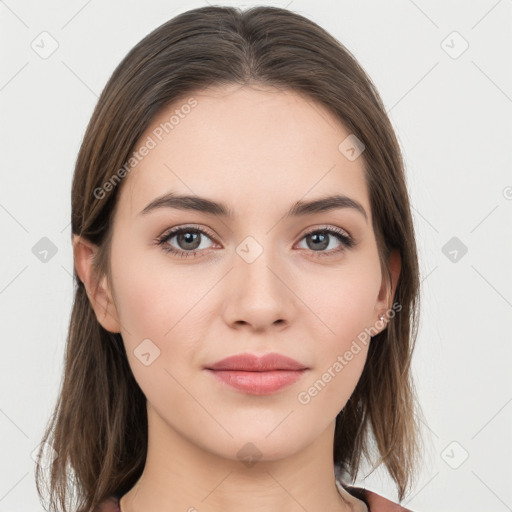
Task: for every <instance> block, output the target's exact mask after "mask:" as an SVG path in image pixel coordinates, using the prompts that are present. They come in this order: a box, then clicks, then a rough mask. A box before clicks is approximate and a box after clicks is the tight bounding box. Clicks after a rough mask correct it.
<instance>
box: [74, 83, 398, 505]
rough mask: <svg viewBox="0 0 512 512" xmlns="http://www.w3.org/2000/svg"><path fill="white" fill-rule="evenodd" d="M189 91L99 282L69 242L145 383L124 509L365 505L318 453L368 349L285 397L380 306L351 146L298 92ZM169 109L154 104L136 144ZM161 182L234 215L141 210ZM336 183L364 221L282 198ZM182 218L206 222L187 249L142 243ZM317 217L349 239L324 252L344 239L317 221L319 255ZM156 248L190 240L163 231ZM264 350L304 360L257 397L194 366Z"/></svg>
mask: <svg viewBox="0 0 512 512" xmlns="http://www.w3.org/2000/svg"><path fill="white" fill-rule="evenodd" d="M191 96H193V97H194V98H195V99H196V100H197V101H198V105H197V106H196V107H195V108H194V109H193V110H192V111H191V112H190V114H188V115H187V116H185V117H184V118H183V119H180V123H179V125H178V126H176V127H175V128H174V130H173V131H172V132H171V133H170V134H169V135H167V136H166V137H164V139H163V140H162V141H161V142H159V143H158V145H157V146H156V147H155V148H154V149H152V150H151V151H150V152H149V154H148V155H147V156H145V157H144V159H143V160H142V161H141V162H140V163H139V164H138V165H137V166H136V167H135V168H134V169H133V170H132V171H131V173H130V174H128V175H127V176H126V177H125V178H124V181H123V183H122V188H121V190H120V191H119V192H120V195H119V197H118V204H117V207H116V211H115V216H114V223H113V239H112V253H111V266H112V280H111V281H109V280H108V279H106V278H105V277H104V276H103V277H101V278H100V279H98V280H95V277H94V273H93V269H92V267H91V256H92V254H93V253H94V252H95V251H96V250H97V248H96V247H95V246H94V245H92V244H90V243H89V242H88V241H87V240H83V239H80V238H78V237H76V236H75V238H74V240H73V245H74V258H75V267H76V270H77V272H78V275H79V277H80V279H81V280H82V281H83V282H84V284H85V285H86V288H87V290H88V293H89V298H90V300H91V304H92V305H93V307H94V310H95V313H96V316H97V318H98V321H99V322H100V323H101V324H102V326H103V327H104V328H105V329H107V330H109V331H111V332H120V333H121V334H122V338H123V340H124V343H125V346H126V350H127V354H128V360H129V364H130V366H131V369H132V371H133V374H134V376H135V378H136V380H137V382H138V384H139V386H140V387H141V389H142V391H143V392H144V394H145V396H146V397H147V411H148V429H149V443H148V456H147V461H146V466H145V469H144V472H143V475H142V477H141V478H140V479H139V481H138V482H137V484H136V485H135V487H134V488H133V489H131V490H130V491H129V492H128V493H127V494H125V495H124V496H123V498H122V500H121V507H122V510H123V511H124V512H142V511H144V512H153V511H155V512H156V511H157V510H158V511H161V510H171V509H172V510H183V511H194V510H198V511H201V512H207V511H219V510H222V511H223V512H231V511H235V510H236V511H239V510H245V511H248V512H251V511H261V510H265V511H268V512H277V511H279V512H292V511H294V512H295V511H299V510H300V511H303V510H307V511H309V512H313V511H320V510H336V511H348V510H359V508H358V507H361V506H362V502H361V501H359V500H357V499H356V498H354V497H350V496H348V495H346V494H345V495H344V497H342V496H341V495H340V494H339V492H338V490H337V489H336V486H335V482H334V477H333V474H334V467H333V462H332V451H333V436H334V426H335V418H336V415H337V414H338V413H339V412H340V411H341V410H342V409H343V407H344V406H345V404H346V402H347V400H348V398H349V397H350V395H351V394H352V392H353V390H354V388H355V386H356V384H357V381H358V379H359V377H360V375H361V372H362V370H363V367H364V364H365V361H366V356H367V351H368V345H364V344H360V346H361V351H360V352H359V353H358V354H357V355H355V356H354V357H353V359H352V360H351V361H350V362H349V363H348V364H347V365H346V366H345V367H344V368H343V370H342V371H341V372H339V373H337V374H336V377H335V378H332V379H331V381H330V382H329V383H328V384H327V385H326V386H325V387H324V388H323V389H322V391H321V392H319V393H318V394H317V396H315V397H313V398H312V399H311V401H310V402H309V403H308V404H306V405H304V404H301V403H300V402H299V401H298V399H297V395H298V393H299V392H301V391H304V390H307V389H308V388H309V387H310V386H311V385H312V384H313V383H314V382H315V381H317V380H318V379H320V378H321V377H322V374H323V373H324V372H325V371H326V370H327V369H328V368H329V367H332V365H333V363H334V362H335V361H336V360H337V357H338V356H339V355H343V354H344V353H345V352H346V351H347V350H349V348H350V346H351V343H352V342H353V340H355V339H357V335H358V334H359V333H361V332H362V331H364V329H365V328H370V327H371V326H375V325H376V322H377V320H378V319H379V315H381V314H384V313H385V312H386V311H387V310H388V308H390V307H391V301H390V300H389V297H390V296H391V297H392V296H393V295H394V290H395V286H396V282H397V280H398V275H399V272H400V258H399V255H398V254H397V253H393V255H392V257H391V258H390V260H389V266H390V269H391V272H392V276H393V278H392V282H391V283H389V284H388V283H386V281H385V280H384V277H383V275H382V274H381V270H380V265H379V258H378V252H377V245H376V240H375V236H374V231H373V226H372V223H371V209H370V202H369V196H368V191H367V189H366V184H365V179H364V176H365V174H364V173H365V171H364V162H363V158H362V157H360V158H357V159H356V160H354V161H349V160H348V159H347V158H346V157H345V156H344V155H343V154H342V153H341V152H340V151H339V150H338V145H339V144H340V142H341V141H342V140H343V139H345V137H347V135H349V133H350V132H348V131H347V130H346V129H345V127H344V126H343V125H341V124H340V122H339V121H338V120H337V119H336V118H335V117H333V116H332V115H331V114H330V113H329V112H328V111H327V110H326V109H324V108H323V107H322V106H321V105H319V104H317V103H313V102H311V101H310V100H309V99H306V98H304V97H303V96H301V95H299V94H297V93H294V92H291V91H286V92H283V91H278V90H277V89H273V88H263V87H262V86H258V87H256V86H251V87H249V86H244V87H240V86H223V87H217V88H210V89H207V90H204V91H202V92H201V93H197V94H193V95H191ZM183 103H184V102H182V103H181V104H183ZM177 107H178V108H179V105H172V106H170V107H168V108H167V107H166V108H165V110H163V111H162V112H160V113H159V114H158V115H157V116H156V117H155V119H154V120H153V123H152V124H151V126H150V127H149V128H148V130H147V131H146V133H145V134H144V135H143V136H142V137H141V139H140V141H144V140H145V139H146V137H147V136H148V135H151V133H152V130H153V129H154V128H155V127H157V126H158V125H159V124H160V123H161V122H163V121H165V120H167V119H169V117H170V115H171V114H172V112H173V111H174V110H175V109H176V108H177ZM169 191H175V192H179V193H184V194H196V195H198V196H202V197H207V198H209V199H213V200H216V201H222V202H224V203H226V204H228V205H229V207H230V208H232V209H233V210H234V212H235V218H234V219H233V220H229V219H221V218H217V217H215V216H212V215H209V214H206V213H201V212H195V211H192V210H188V211H185V210H176V209H170V208H162V209H160V210H158V211H153V212H151V213H149V214H147V215H139V212H141V210H142V209H143V208H144V207H145V206H146V205H147V204H148V203H149V202H151V201H152V200H153V199H155V198H156V197H157V196H160V195H161V194H163V193H165V192H169ZM333 192H336V193H343V194H345V195H347V196H349V197H350V198H352V199H354V200H356V201H358V202H359V203H361V204H362V205H363V207H364V209H365V210H366V212H367V215H368V219H367V220H366V219H365V218H364V216H363V215H361V214H360V213H359V212H357V211H356V210H354V209H352V208H344V209H338V210H332V211H329V212H323V213H315V214H312V215H307V216H304V217H297V218H289V219H285V218H283V215H284V213H285V212H286V211H287V210H288V209H289V207H290V206H291V205H292V204H293V203H294V202H296V201H298V200H300V199H302V200H311V199H316V198H319V197H321V196H323V195H327V194H332V193H333ZM190 224H192V225H195V226H198V227H201V228H203V229H206V230H207V231H209V232H210V233H212V234H214V235H215V236H214V237H210V236H209V235H208V236H204V235H200V236H201V237H202V238H201V246H200V249H199V250H198V249H196V255H195V256H193V255H192V256H189V257H187V258H180V257H179V256H175V255H172V254H169V253H166V252H165V251H164V250H163V248H162V246H158V245H156V244H154V240H155V239H156V238H157V237H159V236H160V235H162V234H164V233H166V232H167V231H168V230H169V228H173V227H177V226H180V227H181V226H185V227H187V226H189V225H190ZM326 226H327V227H338V228H341V229H342V230H344V231H346V232H347V233H349V234H350V235H351V236H352V238H354V239H355V240H356V241H357V245H356V246H355V247H352V248H344V249H343V250H342V251H341V252H337V253H335V252H334V251H335V250H336V249H338V248H340V247H342V248H343V245H342V242H340V241H339V240H338V239H337V238H336V236H335V235H329V245H328V247H326V248H325V247H324V248H320V250H319V251H315V248H316V247H318V246H315V245H309V246H308V244H307V241H308V239H309V240H311V237H306V236H305V234H306V233H307V232H308V231H309V230H311V229H313V228H318V229H321V228H324V227H326ZM247 236H251V237H253V238H254V239H255V240H257V242H258V243H259V244H260V246H261V247H262V249H263V252H262V254H261V255H260V256H259V257H258V258H257V259H256V260H255V261H253V262H252V263H247V261H245V260H244V259H243V258H242V257H240V256H239V254H238V253H237V252H236V249H237V247H238V246H239V245H240V244H241V242H242V241H243V240H244V239H245V238H246V237H247ZM167 244H168V245H171V246H172V247H174V248H175V249H177V250H179V249H181V250H182V251H184V252H185V251H186V250H187V245H186V244H184V242H183V240H182V241H181V243H180V240H179V239H178V237H177V236H175V237H174V238H173V239H171V240H169V241H167ZM188 250H189V252H193V251H191V250H190V249H188ZM320 253H321V254H320ZM329 253H330V254H331V255H329ZM322 254H323V255H322ZM95 284H99V287H98V289H97V291H94V285H95ZM390 293H391V295H389V294H390ZM383 328H385V327H383ZM147 338H149V339H150V340H151V342H152V343H153V344H154V345H152V346H156V347H158V349H159V350H160V355H159V356H158V357H157V358H156V359H154V361H153V362H152V363H151V364H150V365H148V366H146V365H144V364H142V363H141V360H140V359H139V358H138V357H137V356H136V355H135V354H134V350H135V349H136V348H137V347H138V346H139V344H140V343H141V341H142V340H144V339H147ZM274 351H275V352H279V353H281V354H284V355H287V356H289V357H292V358H294V359H296V360H298V361H300V362H302V363H303V364H305V365H307V366H308V367H309V370H308V371H307V372H306V374H305V375H304V376H303V377H302V378H301V379H300V380H299V381H298V382H296V383H294V384H293V385H291V386H288V387H286V388H284V389H281V390H279V391H278V392H276V393H274V394H271V395H266V396H254V395H249V394H245V393H242V392H240V391H237V390H235V389H233V388H230V387H227V386H225V385H223V384H222V383H220V382H217V380H216V379H214V378H213V377H212V376H211V375H210V374H208V372H207V371H205V370H204V369H203V367H204V366H205V365H207V364H208V363H209V364H212V363H214V362H215V361H218V360H220V359H222V358H224V357H227V356H230V355H233V354H238V353H242V352H250V353H253V354H256V355H261V354H264V353H267V352H274ZM246 443H253V445H254V446H255V447H257V450H258V451H259V455H260V457H261V458H260V459H259V460H257V462H256V463H255V464H254V465H252V466H251V467H248V465H246V464H245V463H243V462H242V461H241V460H240V459H239V456H238V455H237V453H238V451H239V450H240V449H241V448H242V447H244V445H246ZM248 497H250V500H249V499H248ZM363 510H364V508H363Z"/></svg>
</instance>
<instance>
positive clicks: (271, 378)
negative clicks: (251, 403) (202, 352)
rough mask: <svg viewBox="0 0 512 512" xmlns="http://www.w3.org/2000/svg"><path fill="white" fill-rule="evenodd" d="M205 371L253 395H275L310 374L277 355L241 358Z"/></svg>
mask: <svg viewBox="0 0 512 512" xmlns="http://www.w3.org/2000/svg"><path fill="white" fill-rule="evenodd" d="M205 369H206V370H207V371H208V373H210V374H211V375H213V376H214V377H215V378H216V379H218V380H219V381H221V382H222V383H224V384H225V385H228V386H230V387H232V388H234V389H236V390H238V391H242V392H244V393H248V394H252V395H268V394H271V393H275V392H277V391H279V390H280V389H283V388H285V387H287V386H290V385H292V384H294V383H295V382H297V381H298V380H299V379H300V378H301V377H302V376H303V375H304V373H306V371H308V370H309V368H308V367H307V366H306V365H304V364H302V363H299V362H298V361H296V360H295V359H292V358H290V357H287V356H284V355H282V354H278V353H275V352H271V353H268V354H265V355H263V356H262V357H258V356H256V355H253V354H248V353H245V354H238V355H234V356H230V357H227V358H225V359H222V360H220V361H217V362H216V363H214V364H212V365H209V366H207V367H205Z"/></svg>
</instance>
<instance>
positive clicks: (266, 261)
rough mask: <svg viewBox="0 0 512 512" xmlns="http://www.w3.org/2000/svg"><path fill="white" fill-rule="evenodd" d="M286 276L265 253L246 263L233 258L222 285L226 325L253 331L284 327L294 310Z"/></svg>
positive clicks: (291, 293) (290, 320)
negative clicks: (223, 288) (232, 263)
mask: <svg viewBox="0 0 512 512" xmlns="http://www.w3.org/2000/svg"><path fill="white" fill-rule="evenodd" d="M286 274H287V273H286V272H285V271H283V269H282V265H278V264H277V263H276V262H275V260H274V262H272V261H271V258H270V257H269V256H268V255H267V252H266V251H263V253H262V254H260V256H259V257H258V258H256V259H255V260H254V261H252V262H250V263H249V262H248V261H246V260H244V259H243V258H242V257H240V258H238V257H237V258H235V262H234V267H233V268H232V270H231V272H230V273H229V275H228V276H227V279H226V282H225V283H224V286H225V298H226V299H225V305H224V315H225V320H226V322H227V323H228V324H229V325H230V326H232V327H234V328H241V327H243V326H246V328H250V329H251V330H252V331H254V332H261V331H265V330H268V329H274V330H275V329H277V330H282V329H284V328H286V326H287V325H289V324H290V323H291V322H292V319H293V315H294V311H295V308H294V304H295V303H294V294H293V292H292V291H291V289H290V285H289V283H288V282H289V279H290V278H289V276H287V275H286Z"/></svg>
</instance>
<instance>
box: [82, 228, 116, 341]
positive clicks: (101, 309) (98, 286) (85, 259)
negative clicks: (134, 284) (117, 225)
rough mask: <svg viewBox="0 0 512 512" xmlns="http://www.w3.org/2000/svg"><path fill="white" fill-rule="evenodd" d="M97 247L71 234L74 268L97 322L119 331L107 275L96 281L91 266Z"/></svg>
mask: <svg viewBox="0 0 512 512" xmlns="http://www.w3.org/2000/svg"><path fill="white" fill-rule="evenodd" d="M97 251H98V247H97V246H96V245H94V244H92V243H91V242H89V241H88V240H86V239H84V238H82V237H80V236H78V235H73V259H74V263H75V270H76V273H77V275H78V277H79V278H80V281H82V283H83V284H84V286H85V289H86V291H87V297H89V301H90V303H91V306H92V308H93V309H94V313H95V314H96V318H97V319H98V322H99V323H100V324H101V325H102V326H103V328H104V329H106V330H107V331H110V332H113V333H116V332H121V329H120V323H119V318H118V315H117V310H116V307H115V304H114V300H113V298H112V291H111V289H110V287H109V284H108V280H107V276H103V277H102V278H101V280H99V281H98V279H97V276H96V272H95V269H94V266H93V260H94V256H95V255H96V253H97Z"/></svg>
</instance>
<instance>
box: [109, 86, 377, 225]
mask: <svg viewBox="0 0 512 512" xmlns="http://www.w3.org/2000/svg"><path fill="white" fill-rule="evenodd" d="M349 135H350V132H349V131H348V130H347V129H346V128H345V126H344V125H343V124H342V123H341V122H340V121H339V120H338V119H337V118H336V117H335V116H333V115H332V114H331V113H330V112H329V111H328V110H327V109H326V108H325V107H324V106H322V105H321V104H319V103H317V102H314V101H312V100H311V99H309V98H307V97H305V96H303V95H301V94H300V93H297V92H294V91H288V90H287V91H283V90H278V89H276V88H270V87H266V88H262V87H261V86H258V87H257V88H256V87H251V86H239V85H230V86H223V87H214V88H208V89H205V90H202V91H199V92H196V93H191V94H190V95H189V96H186V97H184V98H183V99H180V100H179V101H175V102H174V103H173V104H172V105H168V106H166V107H165V108H163V109H162V110H161V111H160V112H159V113H158V114H157V115H156V116H155V117H154V119H153V120H152V122H151V124H150V125H149V126H148V128H147V129H146V131H145V133H144V134H143V136H142V137H141V138H140V139H139V141H138V143H137V144H136V146H135V150H136V151H138V150H139V149H141V148H143V146H146V147H148V148H150V149H149V150H146V151H144V156H143V157H141V158H140V161H139V162H138V163H137V165H136V166H134V167H133V168H132V170H131V171H130V173H129V174H128V175H127V177H125V178H124V179H125V180H126V181H127V183H124V184H123V187H122V190H121V191H120V192H121V193H120V197H119V198H118V201H119V202H120V203H121V204H120V205H118V206H119V210H123V211H124V212H125V213H126V214H128V215H129V216H130V217H132V218H134V217H135V216H136V215H137V214H138V213H139V212H140V211H141V210H142V209H143V208H144V207H145V206H146V205H147V204H148V203H149V202H150V201H151V200H152V199H154V198H155V197H157V196H159V195H161V194H163V193H165V192H168V191H176V192H178V193H182V194H185V193H186V194H192V195H193V194H197V195H199V196H207V197H210V198H212V199H218V200H221V201H222V202H224V203H228V204H229V205H230V206H231V207H232V209H233V210H234V211H235V213H237V212H240V213H241V214H243V212H244V211H245V212H247V211H250V210H252V211H257V210H260V213H261V209H262V208H265V209H266V210H269V209H272V207H273V206H274V205H275V206H276V207H278V206H279V209H280V210H282V208H281V206H282V205H288V204H291V203H292V202H295V201H297V200H299V199H305V200H306V199H309V198H313V197H318V196H320V195H326V194H333V193H340V194H345V195H347V196H350V197H353V198H354V199H356V200H357V201H359V202H360V203H361V204H363V206H364V208H365V209H366V211H367V212H369V209H370V207H369V202H368V197H367V190H366V183H365V170H364V161H363V158H362V157H360V158H357V159H355V160H353V161H351V160H349V159H347V158H346V156H345V155H344V154H343V153H342V152H341V151H340V149H339V146H340V143H342V141H344V140H345V139H346V138H347V137H348V136H349ZM127 198H128V199H127Z"/></svg>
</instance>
